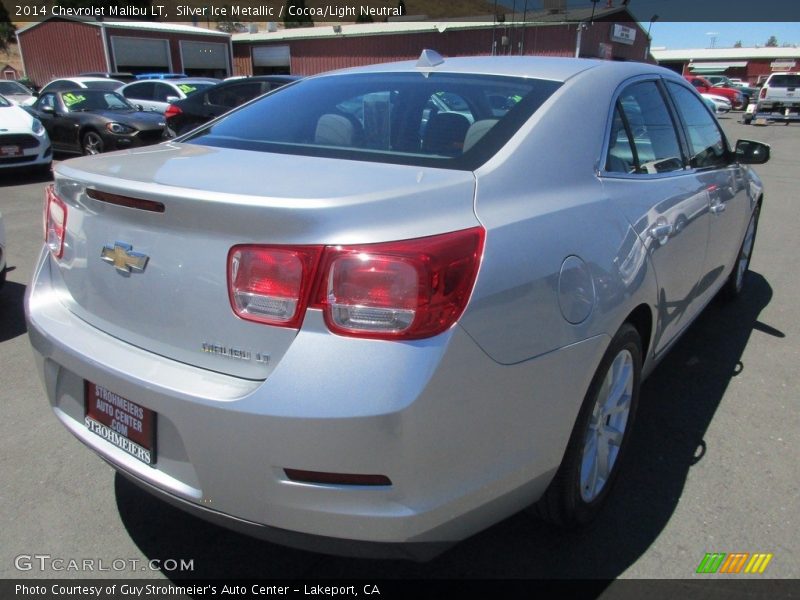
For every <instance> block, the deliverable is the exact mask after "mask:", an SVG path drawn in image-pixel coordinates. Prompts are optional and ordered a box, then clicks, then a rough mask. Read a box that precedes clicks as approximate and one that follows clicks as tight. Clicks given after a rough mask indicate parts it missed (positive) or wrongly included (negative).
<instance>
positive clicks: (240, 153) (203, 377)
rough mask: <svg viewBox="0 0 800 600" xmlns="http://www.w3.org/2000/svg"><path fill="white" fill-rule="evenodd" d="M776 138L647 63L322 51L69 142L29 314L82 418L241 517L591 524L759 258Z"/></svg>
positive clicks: (306, 534)
mask: <svg viewBox="0 0 800 600" xmlns="http://www.w3.org/2000/svg"><path fill="white" fill-rule="evenodd" d="M768 158H769V147H768V146H766V145H764V144H760V143H758V142H750V141H739V142H737V143H736V144H735V145H733V146H732V145H730V144H729V142H728V140H727V139H726V138H725V136H724V134H723V132H722V130H721V129H720V128H719V125H718V123H717V122H716V120H715V118H714V116H713V115H712V114H711V112H710V111H709V110H708V108H707V107H706V105H705V104H704V103H703V101H702V99H701V97H700V96H699V95H698V94H697V93H696V92H695V90H694V89H693V88H692V86H691V85H689V84H688V83H687V82H686V81H685V80H684V79H683V78H681V77H679V76H678V75H676V74H674V73H672V72H671V71H668V70H664V69H660V68H658V67H653V66H651V65H646V64H633V63H626V64H622V63H616V62H604V61H592V60H573V59H548V58H533V57H482V58H453V59H447V60H444V59H442V58H441V57H440V56H438V55H437V54H436V53H434V52H430V51H425V52H423V55H422V56H421V58H420V60H419V61H417V62H413V61H412V62H404V63H396V64H382V65H376V66H372V67H365V68H359V69H353V70H347V71H342V72H336V73H330V74H323V75H320V76H317V77H311V78H307V79H304V80H302V81H300V82H297V83H294V84H292V85H289V86H286V87H285V88H282V89H281V90H279V91H277V92H274V93H271V94H269V95H267V96H265V97H262V98H259V99H257V100H254V101H252V102H250V103H249V104H246V105H244V106H243V107H241V108H239V109H236V110H235V111H233V112H231V113H229V114H228V115H226V116H225V117H223V118H221V119H217V120H216V121H212V122H211V123H210V124H208V125H207V126H205V127H204V128H202V129H198V130H195V131H193V132H192V133H190V134H188V135H187V136H184V137H182V138H178V139H177V140H174V141H171V142H168V143H165V144H161V145H159V146H153V147H148V148H140V149H135V150H130V151H124V152H116V153H110V154H107V155H102V156H97V157H88V158H81V159H75V160H70V161H65V162H62V163H60V164H59V165H58V166H57V167H56V169H55V183H54V185H53V186H52V187H51V188H49V189H48V191H47V198H46V206H47V210H46V215H45V220H46V222H45V230H46V239H45V244H44V247H43V250H42V253H41V257H40V259H39V264H38V268H37V269H36V273H35V276H34V280H33V282H32V283H31V286H30V288H29V292H28V297H27V305H26V306H27V318H28V326H29V332H30V339H31V342H32V344H33V347H34V349H35V354H36V356H37V359H38V363H39V368H40V373H41V375H42V377H43V379H44V385H45V389H46V390H47V396H48V399H49V401H50V404H51V405H52V408H53V411H54V413H55V415H56V417H57V418H58V419H59V420H60V421H61V422H62V423H63V424H64V426H65V427H66V428H67V429H68V430H69V431H71V432H72V433H73V434H74V435H75V436H76V437H77V438H79V439H80V440H81V441H82V442H83V443H84V444H86V445H87V446H88V447H89V448H91V449H92V450H94V451H95V452H96V453H98V454H99V455H100V456H101V457H102V458H103V459H104V460H106V461H107V462H108V463H110V464H111V465H113V466H114V467H115V468H116V469H117V470H119V472H121V473H122V474H123V475H125V476H126V477H129V478H130V479H131V480H133V481H134V482H136V483H137V484H139V485H141V486H143V487H144V488H146V489H148V490H150V491H151V492H152V493H154V494H156V495H158V496H160V497H161V498H163V499H164V500H166V501H168V502H171V503H173V504H175V505H177V506H180V507H181V508H183V509H185V510H187V511H190V512H192V513H194V514H196V515H198V516H200V517H202V518H205V519H208V520H211V521H214V522H217V523H220V524H223V525H225V526H228V527H231V528H233V529H236V530H239V531H245V532H248V533H251V534H253V535H256V536H261V537H263V538H266V539H272V540H276V541H279V542H280V543H285V544H290V545H296V546H301V547H306V548H312V549H317V550H321V551H330V552H346V553H350V554H354V553H360V554H366V555H369V556H383V555H386V554H393V553H395V552H398V551H400V552H406V551H409V552H412V553H414V554H415V555H417V556H423V555H425V554H427V553H430V552H434V551H436V550H439V549H441V547H442V545H446V544H452V543H454V542H456V541H458V540H461V539H463V538H465V537H466V536H469V535H471V534H473V533H475V532H476V531H479V530H481V529H483V528H485V527H487V526H489V525H491V524H492V523H494V522H497V521H498V520H500V519H503V518H504V517H506V516H508V515H510V514H512V513H514V512H516V511H518V510H520V509H522V508H524V507H527V506H531V505H532V506H534V507H535V510H536V512H538V513H539V514H540V515H541V516H542V517H543V518H545V519H548V520H550V521H553V522H556V523H560V524H563V525H566V526H578V525H582V524H585V523H588V522H589V521H590V520H592V518H594V517H595V516H596V514H597V513H598V511H599V510H600V509H601V507H602V505H603V502H604V500H605V499H606V497H607V496H608V494H609V493H610V491H611V489H612V487H613V483H614V480H615V478H616V477H617V476H618V475H619V474H620V473H621V472H622V473H623V475H624V457H625V452H626V448H627V447H628V445H629V443H628V442H629V438H630V436H631V431H632V428H633V425H634V421H635V415H636V407H637V403H638V400H639V390H640V386H641V382H642V379H643V378H644V377H646V376H647V375H648V374H649V373H650V372H651V371H652V370H653V367H654V366H655V365H656V364H657V363H658V362H659V360H661V358H662V357H663V356H664V355H665V354H666V352H667V351H668V350H669V348H670V347H671V346H672V345H673V344H674V343H675V341H676V340H677V339H678V338H679V336H680V335H681V334H682V333H683V332H684V331H685V330H686V328H687V327H688V326H689V325H690V324H691V323H692V321H693V320H694V319H695V318H696V317H697V315H698V314H699V313H700V312H701V311H702V310H703V308H704V307H705V306H706V304H708V303H709V302H710V301H711V300H712V299H713V298H714V297H715V296H717V295H720V294H722V295H724V296H725V297H728V298H733V297H735V296H737V295H738V294H740V293H741V292H742V290H743V287H744V286H745V284H746V283H747V276H746V273H747V270H748V265H749V261H750V256H751V254H752V250H753V242H754V238H755V234H756V228H757V224H758V216H759V211H760V208H761V205H762V198H763V194H762V185H761V182H760V180H759V178H758V176H757V175H756V174H755V173H754V171H753V170H752V169H751V167H750V166H749V165H748V163H750V164H754V163H763V162H765V161H766V160H767V159H768ZM65 460H84V459H83V458H82V457H78V456H76V457H74V458H73V459H70V458H68V457H67V458H65Z"/></svg>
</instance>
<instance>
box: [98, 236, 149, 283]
mask: <svg viewBox="0 0 800 600" xmlns="http://www.w3.org/2000/svg"><path fill="white" fill-rule="evenodd" d="M100 258H101V259H102V260H103V261H105V262H107V263H108V264H110V265H114V268H115V269H116V270H117V272H119V273H122V274H123V275H130V273H131V271H136V272H137V273H141V272H142V271H144V268H145V267H146V266H147V261H148V259H149V258H150V257H149V256H147V255H146V254H142V253H141V252H133V246H131V245H130V244H124V243H122V242H114V245H113V246H104V247H103V251H102V252H100Z"/></svg>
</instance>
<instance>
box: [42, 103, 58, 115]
mask: <svg viewBox="0 0 800 600" xmlns="http://www.w3.org/2000/svg"><path fill="white" fill-rule="evenodd" d="M41 111H42V112H46V113H48V114H51V115H54V114H55V113H56V109H55V108H53V107H52V106H50V105H46V106H43V107H42V108H41Z"/></svg>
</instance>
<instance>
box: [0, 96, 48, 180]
mask: <svg viewBox="0 0 800 600" xmlns="http://www.w3.org/2000/svg"><path fill="white" fill-rule="evenodd" d="M52 161H53V150H52V148H51V146H50V138H49V137H48V136H47V131H45V128H44V126H43V125H42V123H41V121H39V119H37V118H35V117H34V116H33V115H31V114H30V113H29V112H27V111H26V110H25V109H23V108H21V107H19V106H17V105H16V104H14V103H13V102H11V101H9V100H7V99H6V98H5V97H4V96H0V169H13V168H19V167H36V168H41V169H42V170H49V169H50V163H51V162H52Z"/></svg>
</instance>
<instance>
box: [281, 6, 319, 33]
mask: <svg viewBox="0 0 800 600" xmlns="http://www.w3.org/2000/svg"><path fill="white" fill-rule="evenodd" d="M290 13H291V14H290ZM283 26H284V27H286V28H287V29H289V28H291V27H313V26H314V21H313V20H312V19H311V15H309V14H307V13H306V3H305V0H286V6H284V9H283Z"/></svg>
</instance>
